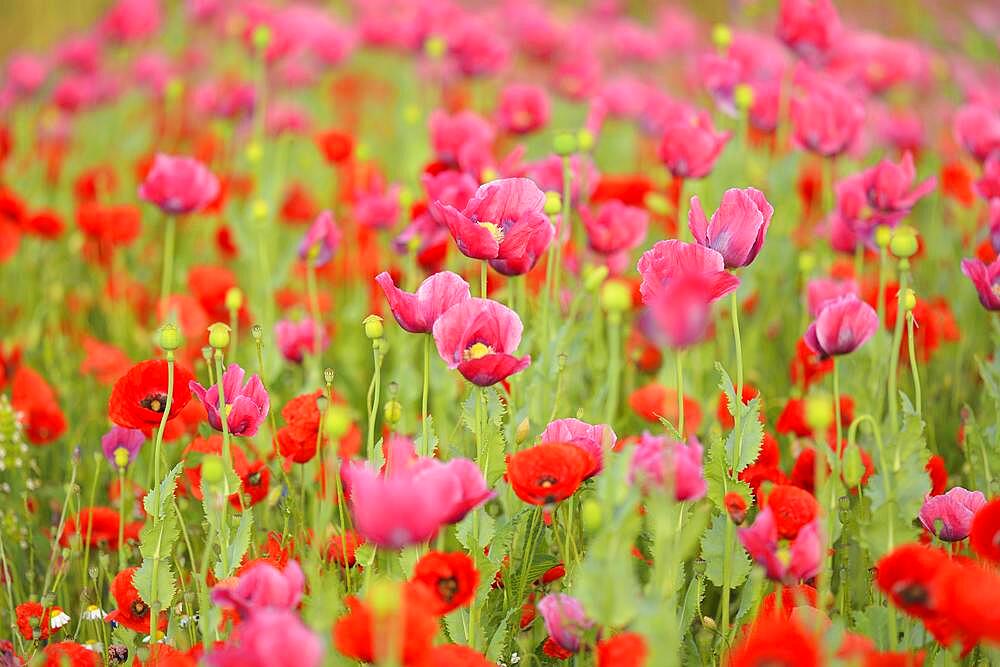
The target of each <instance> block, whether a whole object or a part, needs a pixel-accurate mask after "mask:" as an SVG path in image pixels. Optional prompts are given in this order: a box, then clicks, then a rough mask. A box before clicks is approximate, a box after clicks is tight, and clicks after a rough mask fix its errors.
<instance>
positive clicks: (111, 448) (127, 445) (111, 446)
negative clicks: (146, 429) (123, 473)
mask: <svg viewBox="0 0 1000 667" xmlns="http://www.w3.org/2000/svg"><path fill="white" fill-rule="evenodd" d="M145 442H146V436H145V435H144V434H143V432H142V431H140V430H138V429H134V428H123V427H121V426H112V427H111V430H110V431H108V432H107V433H105V434H104V435H103V436H101V451H102V452H104V458H106V459H107V460H108V463H110V464H111V465H113V466H117V465H118V462H117V461H116V460H115V458H116V456H115V453H116V452H117V451H118V450H119V449H121V450H123V451H125V453H126V454H128V463H132V462H133V461H135V459H136V457H137V456H139V450H141V449H142V445H143V444H144V443H145Z"/></svg>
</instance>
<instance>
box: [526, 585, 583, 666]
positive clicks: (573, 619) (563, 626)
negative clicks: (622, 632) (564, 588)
mask: <svg viewBox="0 0 1000 667" xmlns="http://www.w3.org/2000/svg"><path fill="white" fill-rule="evenodd" d="M538 613H539V614H541V615H542V621H543V622H544V623H545V630H546V632H548V633H549V637H551V638H552V641H554V642H555V643H556V644H559V646H561V647H562V648H563V649H564V650H566V651H572V652H573V653H576V652H577V651H579V650H580V640H581V639H582V638H583V635H584V633H585V632H586V631H587V630H589V629H590V628H592V627H593V626H594V622H593V621H592V620H590V619H589V618H587V613H586V612H585V611H584V610H583V605H582V604H581V603H580V601H579V600H577V599H576V598H574V597H572V596H570V595H566V594H565V593H549V594H548V595H546V596H545V597H543V598H542V599H541V600H539V601H538Z"/></svg>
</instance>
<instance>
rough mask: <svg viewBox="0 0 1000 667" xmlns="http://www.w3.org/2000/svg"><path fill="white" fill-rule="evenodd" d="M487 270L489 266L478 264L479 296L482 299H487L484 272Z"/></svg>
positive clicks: (483, 263) (484, 263) (482, 263)
mask: <svg viewBox="0 0 1000 667" xmlns="http://www.w3.org/2000/svg"><path fill="white" fill-rule="evenodd" d="M488 268H489V264H487V263H486V262H485V261H483V262H480V264H479V296H481V297H483V298H484V299H486V298H487V295H486V272H487V269H488Z"/></svg>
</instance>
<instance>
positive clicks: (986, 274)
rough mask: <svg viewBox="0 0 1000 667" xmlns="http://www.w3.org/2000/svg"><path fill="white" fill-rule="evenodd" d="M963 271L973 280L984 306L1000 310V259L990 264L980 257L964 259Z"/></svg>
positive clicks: (988, 308)
mask: <svg viewBox="0 0 1000 667" xmlns="http://www.w3.org/2000/svg"><path fill="white" fill-rule="evenodd" d="M962 273H964V274H965V275H966V277H967V278H968V279H969V280H971V281H972V285H973V286H974V287H975V288H976V292H977V293H978V294H979V303H981V304H983V308H985V309H986V310H1000V259H995V260H993V263H991V264H989V265H986V264H984V263H983V261H982V260H979V259H963V260H962Z"/></svg>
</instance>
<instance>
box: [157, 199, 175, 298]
mask: <svg viewBox="0 0 1000 667" xmlns="http://www.w3.org/2000/svg"><path fill="white" fill-rule="evenodd" d="M176 236H177V219H176V218H175V217H174V216H172V215H168V216H166V222H165V224H164V230H163V274H162V276H161V279H160V306H161V307H165V306H166V303H167V298H168V297H169V296H170V290H171V289H173V280H174V244H175V243H176ZM164 316H166V313H164Z"/></svg>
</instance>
